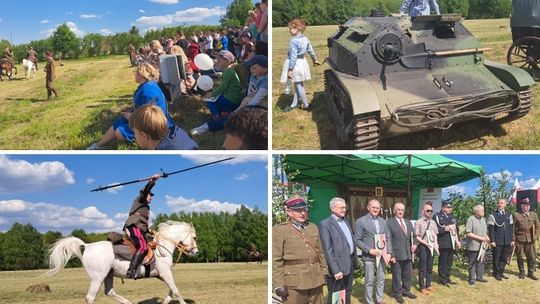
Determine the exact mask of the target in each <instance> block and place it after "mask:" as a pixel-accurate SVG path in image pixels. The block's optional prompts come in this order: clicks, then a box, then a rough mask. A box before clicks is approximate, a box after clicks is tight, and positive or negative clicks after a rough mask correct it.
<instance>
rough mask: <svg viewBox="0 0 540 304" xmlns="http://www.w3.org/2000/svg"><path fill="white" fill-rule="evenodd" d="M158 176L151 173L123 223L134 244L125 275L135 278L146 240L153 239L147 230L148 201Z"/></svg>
mask: <svg viewBox="0 0 540 304" xmlns="http://www.w3.org/2000/svg"><path fill="white" fill-rule="evenodd" d="M160 177H161V175H160V174H155V175H153V176H152V177H151V178H150V181H148V183H147V184H146V186H144V188H142V189H141V190H140V192H139V196H137V197H136V198H135V200H133V204H132V205H131V210H130V211H129V218H128V219H127V221H126V224H125V225H124V231H125V232H126V234H127V235H128V236H129V237H130V238H131V240H132V241H133V244H134V245H135V254H134V255H133V257H132V258H131V263H129V268H128V270H127V274H126V276H127V277H128V278H133V279H135V280H136V279H137V268H138V267H139V265H140V264H141V263H142V261H143V259H144V257H145V255H146V250H147V249H148V242H150V241H152V239H153V237H152V235H151V234H150V231H149V230H148V217H149V213H150V203H151V202H152V196H154V193H152V191H151V190H152V187H154V185H155V184H156V181H157V180H158V179H159V178H160Z"/></svg>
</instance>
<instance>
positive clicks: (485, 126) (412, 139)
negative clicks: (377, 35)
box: [272, 19, 540, 150]
mask: <svg viewBox="0 0 540 304" xmlns="http://www.w3.org/2000/svg"><path fill="white" fill-rule="evenodd" d="M464 24H465V26H466V27H467V28H468V29H469V30H470V31H471V32H472V33H473V35H474V36H475V37H476V38H477V39H479V40H480V41H481V43H482V46H483V47H491V48H492V50H491V51H488V52H487V53H486V57H487V59H489V60H492V61H497V62H501V63H505V62H506V52H507V50H508V48H509V47H510V45H511V43H512V38H511V33H510V27H509V20H508V19H495V20H466V21H464ZM336 30H337V26H311V27H308V29H307V31H306V36H307V37H309V38H310V40H311V42H312V44H313V46H314V48H315V52H316V53H317V57H318V58H319V61H321V62H322V61H323V59H324V58H326V57H328V48H327V46H326V39H327V38H328V37H329V36H330V35H331V34H333V33H334V32H335V31H336ZM272 33H273V45H272V48H273V49H272V50H273V59H272V61H273V65H272V68H273V71H274V72H273V75H272V80H273V90H272V96H273V97H272V102H273V106H274V111H273V148H274V149H300V150H328V149H339V145H338V142H337V138H336V136H335V130H334V126H333V125H334V123H333V122H332V120H331V118H330V116H329V115H328V110H327V104H326V100H325V94H324V77H323V71H324V70H325V69H328V68H329V67H328V65H327V64H323V65H321V66H319V67H311V75H312V80H311V81H308V82H306V91H307V93H308V99H309V100H310V101H311V102H312V105H313V107H314V110H313V111H312V112H311V113H309V112H305V111H301V110H295V111H293V112H289V113H284V112H282V111H281V110H280V109H283V108H285V107H286V106H287V105H289V104H290V103H291V100H292V95H291V96H288V95H284V94H283V93H282V92H283V87H282V85H281V84H280V83H279V77H280V75H281V69H282V67H283V62H284V60H285V59H286V56H287V47H288V41H289V39H290V34H289V33H288V30H287V28H274V29H273V32H272ZM308 61H310V60H309V59H308ZM533 92H534V96H533V100H538V99H539V98H540V87H539V86H535V87H534V88H533ZM539 114H540V107H539V106H538V102H533V105H532V109H531V112H530V113H529V114H528V115H527V116H526V117H524V118H521V119H519V120H517V121H513V122H510V123H506V124H502V125H497V124H490V123H488V122H487V121H485V120H477V121H473V122H466V123H462V124H457V125H454V126H453V127H452V128H451V129H449V130H446V131H441V130H429V131H424V132H420V133H415V134H411V135H407V136H400V137H396V138H392V139H388V140H386V141H384V142H383V143H382V144H381V145H380V146H379V148H380V149H389V150H394V149H404V150H408V149H440V150H447V149H455V150H475V149H493V150H496V149H520V150H536V149H540V115H539Z"/></svg>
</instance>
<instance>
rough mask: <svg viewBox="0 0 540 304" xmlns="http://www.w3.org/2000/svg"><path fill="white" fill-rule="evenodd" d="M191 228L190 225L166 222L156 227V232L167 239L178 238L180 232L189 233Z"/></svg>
mask: <svg viewBox="0 0 540 304" xmlns="http://www.w3.org/2000/svg"><path fill="white" fill-rule="evenodd" d="M190 228H193V227H192V226H191V225H190V224H188V223H185V222H177V221H171V220H168V221H166V222H164V223H160V224H159V225H158V232H159V233H160V234H163V236H165V237H168V238H173V237H178V236H179V234H180V232H181V231H189V230H190Z"/></svg>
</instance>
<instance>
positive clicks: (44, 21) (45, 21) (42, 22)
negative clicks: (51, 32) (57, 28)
mask: <svg viewBox="0 0 540 304" xmlns="http://www.w3.org/2000/svg"><path fill="white" fill-rule="evenodd" d="M49 22H51V21H50V20H49V19H43V20H41V21H40V22H39V23H41V24H46V23H49Z"/></svg>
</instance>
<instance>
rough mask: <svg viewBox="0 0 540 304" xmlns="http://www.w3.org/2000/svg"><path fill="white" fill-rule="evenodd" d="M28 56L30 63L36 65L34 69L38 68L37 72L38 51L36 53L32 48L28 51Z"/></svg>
mask: <svg viewBox="0 0 540 304" xmlns="http://www.w3.org/2000/svg"><path fill="white" fill-rule="evenodd" d="M26 55H27V58H28V60H30V61H32V62H33V63H34V67H36V71H37V69H38V65H37V53H36V51H34V48H33V47H30V49H29V50H28V53H27V54H26Z"/></svg>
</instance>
